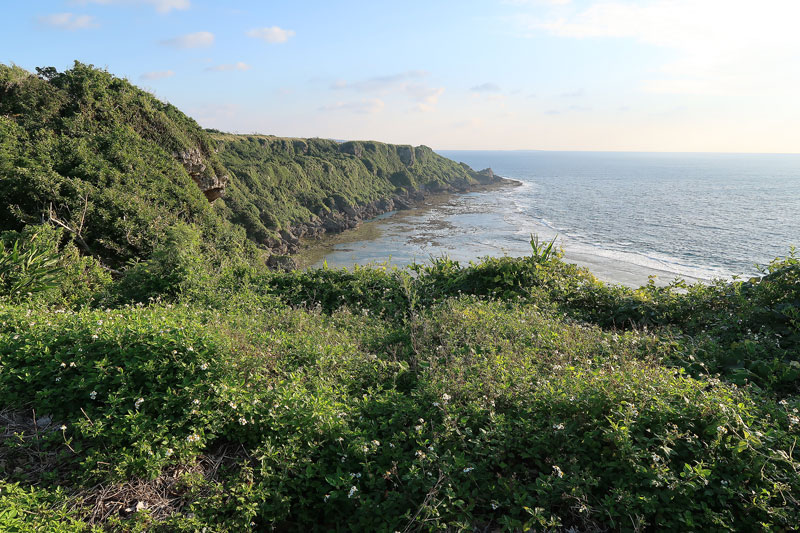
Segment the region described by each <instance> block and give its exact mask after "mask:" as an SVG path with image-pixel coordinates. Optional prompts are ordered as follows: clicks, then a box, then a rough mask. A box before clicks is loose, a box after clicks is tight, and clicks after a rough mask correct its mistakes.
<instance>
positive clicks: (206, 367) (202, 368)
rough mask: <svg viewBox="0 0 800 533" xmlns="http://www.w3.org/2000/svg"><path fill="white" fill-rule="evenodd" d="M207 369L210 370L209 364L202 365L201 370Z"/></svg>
mask: <svg viewBox="0 0 800 533" xmlns="http://www.w3.org/2000/svg"><path fill="white" fill-rule="evenodd" d="M207 369H208V363H203V364H202V365H200V370H207Z"/></svg>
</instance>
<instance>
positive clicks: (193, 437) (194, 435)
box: [186, 433, 200, 442]
mask: <svg viewBox="0 0 800 533" xmlns="http://www.w3.org/2000/svg"><path fill="white" fill-rule="evenodd" d="M199 440H200V435H198V434H197V433H192V434H191V435H189V436H188V437H186V441H187V442H197V441H199Z"/></svg>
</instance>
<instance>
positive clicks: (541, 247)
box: [531, 233, 558, 263]
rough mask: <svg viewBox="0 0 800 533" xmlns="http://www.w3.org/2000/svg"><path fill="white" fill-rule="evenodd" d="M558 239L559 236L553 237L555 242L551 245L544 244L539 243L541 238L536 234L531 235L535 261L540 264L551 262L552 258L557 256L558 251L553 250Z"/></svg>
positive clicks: (551, 242) (550, 243)
mask: <svg viewBox="0 0 800 533" xmlns="http://www.w3.org/2000/svg"><path fill="white" fill-rule="evenodd" d="M556 238H558V235H556V236H555V237H553V240H552V241H550V242H549V243H546V244H545V243H542V242H539V236H538V235H536V234H533V233H532V234H531V251H532V253H531V255H532V257H533V259H534V260H535V261H537V262H539V263H546V262H547V261H548V260H550V258H551V257H554V256H556V255H557V250H556V251H554V250H553V245H554V244H555V243H556Z"/></svg>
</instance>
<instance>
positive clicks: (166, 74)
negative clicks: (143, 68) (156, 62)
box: [139, 70, 175, 80]
mask: <svg viewBox="0 0 800 533" xmlns="http://www.w3.org/2000/svg"><path fill="white" fill-rule="evenodd" d="M174 75H175V71H172V70H154V71H153V72H145V73H144V74H142V75H141V76H139V77H140V78H141V79H143V80H163V79H164V78H170V77H172V76H174Z"/></svg>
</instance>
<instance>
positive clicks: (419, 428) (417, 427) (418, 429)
mask: <svg viewBox="0 0 800 533" xmlns="http://www.w3.org/2000/svg"><path fill="white" fill-rule="evenodd" d="M56 379H58V378H56ZM414 429H416V430H417V431H422V426H414Z"/></svg>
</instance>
